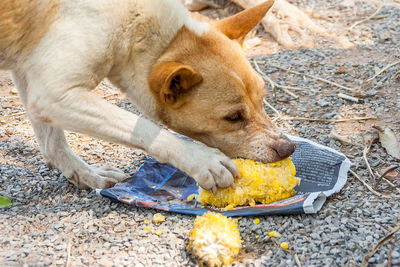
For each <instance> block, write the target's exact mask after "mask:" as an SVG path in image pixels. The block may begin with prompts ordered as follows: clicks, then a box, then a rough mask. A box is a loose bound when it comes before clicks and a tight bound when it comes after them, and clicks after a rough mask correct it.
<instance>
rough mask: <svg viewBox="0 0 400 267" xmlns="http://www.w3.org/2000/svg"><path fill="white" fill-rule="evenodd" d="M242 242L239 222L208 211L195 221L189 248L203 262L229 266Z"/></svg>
mask: <svg viewBox="0 0 400 267" xmlns="http://www.w3.org/2000/svg"><path fill="white" fill-rule="evenodd" d="M240 242H241V239H240V233H239V229H238V226H237V222H235V221H234V220H232V219H231V218H227V217H225V216H223V215H221V214H219V213H215V212H206V213H205V214H204V215H203V216H201V217H197V218H196V220H195V221H194V226H193V230H192V231H191V232H190V234H189V244H188V248H189V249H190V250H191V251H192V254H193V256H195V257H196V258H197V259H198V260H199V261H200V262H201V263H206V264H207V265H208V266H229V265H230V264H231V263H232V260H233V258H234V257H235V256H236V255H237V254H238V253H239V249H240Z"/></svg>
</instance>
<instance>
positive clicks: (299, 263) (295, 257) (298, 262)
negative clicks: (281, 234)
mask: <svg viewBox="0 0 400 267" xmlns="http://www.w3.org/2000/svg"><path fill="white" fill-rule="evenodd" d="M293 257H294V260H295V261H296V264H297V266H299V267H301V262H300V260H299V257H298V256H297V254H296V253H295V252H294V253H293Z"/></svg>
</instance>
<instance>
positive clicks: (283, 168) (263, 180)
mask: <svg viewBox="0 0 400 267" xmlns="http://www.w3.org/2000/svg"><path fill="white" fill-rule="evenodd" d="M233 161H234V162H235V164H236V165H237V166H238V168H239V171H240V175H241V178H240V179H236V180H235V182H234V184H235V187H236V189H232V188H223V189H222V188H220V189H218V190H217V193H216V194H215V195H214V194H213V193H212V192H211V191H208V190H204V189H202V188H199V195H198V196H197V200H198V201H200V202H201V203H202V204H203V205H206V204H208V205H211V206H214V207H219V208H224V209H225V210H231V209H233V208H234V207H236V206H247V205H251V206H253V205H254V204H255V203H256V202H259V203H262V204H268V203H271V202H274V201H278V200H282V199H285V198H288V197H291V196H293V195H294V193H295V192H294V187H295V186H297V185H299V184H300V179H299V178H297V177H295V175H296V169H295V167H294V164H293V163H292V160H291V159H290V158H286V159H283V160H281V161H277V162H274V163H268V164H263V163H261V162H256V161H254V160H248V159H234V160H233Z"/></svg>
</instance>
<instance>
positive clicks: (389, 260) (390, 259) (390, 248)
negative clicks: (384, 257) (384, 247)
mask: <svg viewBox="0 0 400 267" xmlns="http://www.w3.org/2000/svg"><path fill="white" fill-rule="evenodd" d="M396 240H397V236H394V237H393V239H392V244H391V245H390V247H389V249H388V265H387V267H391V266H392V251H393V248H394V244H396Z"/></svg>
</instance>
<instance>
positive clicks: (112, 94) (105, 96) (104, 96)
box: [102, 92, 119, 98]
mask: <svg viewBox="0 0 400 267" xmlns="http://www.w3.org/2000/svg"><path fill="white" fill-rule="evenodd" d="M118 94H119V93H118V92H114V93H111V94H108V95H103V96H102V98H108V97H110V96H114V95H118Z"/></svg>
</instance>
